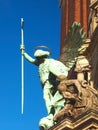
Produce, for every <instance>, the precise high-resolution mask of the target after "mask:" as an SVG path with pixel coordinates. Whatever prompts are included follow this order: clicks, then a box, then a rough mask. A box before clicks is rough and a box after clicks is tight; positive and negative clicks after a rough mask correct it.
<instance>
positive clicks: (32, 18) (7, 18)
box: [0, 0, 61, 130]
mask: <svg viewBox="0 0 98 130" xmlns="http://www.w3.org/2000/svg"><path fill="white" fill-rule="evenodd" d="M21 17H23V18H24V21H25V26H24V33H25V34H24V35H25V36H24V37H25V48H26V51H27V52H28V53H29V54H30V55H31V56H32V57H33V49H34V47H35V46H37V45H47V46H49V47H50V48H51V49H52V57H53V58H55V59H57V58H58V57H59V53H60V28H61V9H60V8H59V0H0V59H1V61H0V75H1V78H0V130H38V129H39V128H38V123H39V120H40V119H41V118H42V117H44V116H46V115H47V112H46V108H45V104H44V100H43V94H42V88H41V85H40V81H39V77H38V68H37V67H35V66H34V65H32V64H31V63H29V62H28V61H26V60H25V106H24V114H23V115H21V53H20V49H19V47H20V43H21V35H20V18H21Z"/></svg>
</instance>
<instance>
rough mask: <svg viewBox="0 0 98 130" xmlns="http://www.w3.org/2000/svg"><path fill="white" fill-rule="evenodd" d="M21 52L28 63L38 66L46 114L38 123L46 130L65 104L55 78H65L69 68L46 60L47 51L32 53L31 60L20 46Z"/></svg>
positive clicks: (51, 60) (39, 50)
mask: <svg viewBox="0 0 98 130" xmlns="http://www.w3.org/2000/svg"><path fill="white" fill-rule="evenodd" d="M21 50H22V54H23V56H24V57H25V58H26V59H27V60H28V61H29V62H31V63H32V64H35V65H37V66H39V76H40V81H41V84H42V86H43V97H44V100H45V103H46V109H47V112H48V116H47V117H45V118H43V119H42V120H41V121H40V127H41V126H42V127H46V128H48V127H50V126H52V125H53V116H54V115H55V114H56V113H57V112H58V111H59V110H61V108H63V107H64V103H65V100H64V99H63V96H62V95H61V94H60V93H59V91H58V90H57V85H58V83H59V82H58V80H56V78H57V77H58V78H59V76H60V75H63V76H64V78H66V77H67V75H68V71H69V68H68V67H66V66H65V65H64V64H63V63H62V62H60V61H57V60H54V59H51V58H48V57H49V55H50V53H49V52H48V51H45V50H41V49H37V50H36V51H35V53H34V57H35V59H33V58H32V57H30V56H29V55H28V54H27V53H26V52H25V48H24V46H21ZM60 80H62V79H60ZM48 125H49V126H48ZM46 128H45V129H46Z"/></svg>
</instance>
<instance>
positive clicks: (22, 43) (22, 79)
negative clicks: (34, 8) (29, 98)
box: [21, 18, 24, 114]
mask: <svg viewBox="0 0 98 130" xmlns="http://www.w3.org/2000/svg"><path fill="white" fill-rule="evenodd" d="M21 45H22V46H24V20H23V18H21ZM23 111H24V56H23V55H22V56H21V114H23Z"/></svg>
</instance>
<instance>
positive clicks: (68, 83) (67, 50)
mask: <svg viewBox="0 0 98 130" xmlns="http://www.w3.org/2000/svg"><path fill="white" fill-rule="evenodd" d="M85 37H86V35H85V33H84V32H83V28H82V27H81V25H80V24H79V23H77V22H74V23H73V25H72V26H71V28H70V29H69V31H68V34H67V36H66V38H65V41H64V42H65V46H64V47H63V52H62V54H61V56H60V57H59V59H58V60H54V59H52V58H50V57H49V56H50V54H51V53H50V51H46V50H43V49H44V47H43V46H42V47H38V48H37V49H36V50H35V53H34V57H35V58H32V57H31V56H29V55H28V54H27V53H26V51H25V47H24V45H21V47H20V49H21V52H22V55H23V56H24V57H25V58H26V59H27V60H28V61H29V62H31V63H32V64H34V65H36V66H38V67H39V77H40V81H41V84H42V86H43V98H44V100H45V104H46V109H47V112H48V115H47V116H46V117H44V118H42V119H41V120H40V122H39V127H40V130H48V129H49V128H50V127H52V126H53V125H54V124H55V123H57V122H58V121H59V120H61V119H62V117H64V116H75V115H78V114H79V112H80V111H83V110H84V109H85V108H89V107H94V106H93V100H94V98H96V102H95V104H97V97H96V96H97V92H96V90H95V89H94V88H92V87H88V86H90V85H89V83H88V82H85V80H81V81H78V80H77V79H70V80H69V79H68V73H69V71H70V70H71V68H72V67H73V66H74V65H75V64H76V62H77V58H78V55H79V53H80V51H81V50H82V49H84V47H83V46H82V44H83V43H84V42H85ZM47 49H48V48H47ZM84 68H85V67H84ZM84 68H83V69H84ZM83 69H82V70H83ZM83 71H84V70H83ZM83 83H86V85H84V84H83ZM87 94H88V95H87ZM90 95H92V96H93V98H92V105H91V103H87V96H88V97H90ZM90 105H91V106H90ZM86 106H87V107H86ZM78 108H80V109H79V111H78Z"/></svg>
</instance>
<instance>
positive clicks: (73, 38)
mask: <svg viewBox="0 0 98 130" xmlns="http://www.w3.org/2000/svg"><path fill="white" fill-rule="evenodd" d="M85 38H86V33H85V32H84V31H83V28H82V27H81V25H80V23H77V22H74V23H73V24H72V26H71V28H70V29H69V31H68V33H67V36H66V37H65V40H64V47H63V50H62V54H61V56H60V57H59V59H58V60H59V61H61V62H63V63H64V64H65V65H66V66H67V67H69V68H70V69H71V68H72V67H73V65H74V64H75V62H76V60H77V57H78V54H79V52H80V51H81V50H82V49H83V48H82V47H81V45H82V43H84V42H85Z"/></svg>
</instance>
